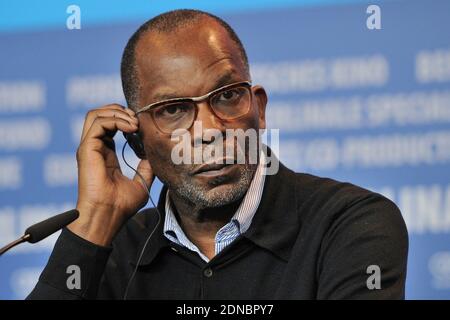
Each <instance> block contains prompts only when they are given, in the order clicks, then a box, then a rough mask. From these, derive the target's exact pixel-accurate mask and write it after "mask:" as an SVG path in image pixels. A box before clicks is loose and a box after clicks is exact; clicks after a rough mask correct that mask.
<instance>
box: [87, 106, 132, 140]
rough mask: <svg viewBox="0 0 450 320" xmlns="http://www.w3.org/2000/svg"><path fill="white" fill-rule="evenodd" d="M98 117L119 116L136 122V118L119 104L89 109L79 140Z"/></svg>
mask: <svg viewBox="0 0 450 320" xmlns="http://www.w3.org/2000/svg"><path fill="white" fill-rule="evenodd" d="M98 117H113V118H114V117H115V118H121V119H123V120H126V121H129V122H132V123H135V124H138V119H137V117H135V116H132V115H131V113H129V112H126V111H124V110H123V109H121V107H119V106H110V107H108V108H105V107H104V108H99V109H93V110H91V111H89V112H88V113H87V115H86V119H85V121H84V125H83V130H82V134H81V141H83V140H84V138H85V136H86V133H87V132H88V131H89V129H90V128H91V126H92V124H93V122H94V121H95V119H96V118H98Z"/></svg>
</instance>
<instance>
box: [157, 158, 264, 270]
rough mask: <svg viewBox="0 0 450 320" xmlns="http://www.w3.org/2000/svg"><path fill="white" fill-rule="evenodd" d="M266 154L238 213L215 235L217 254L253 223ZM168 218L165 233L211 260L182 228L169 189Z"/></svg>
mask: <svg viewBox="0 0 450 320" xmlns="http://www.w3.org/2000/svg"><path fill="white" fill-rule="evenodd" d="M264 163H265V155H264V152H261V156H260V161H259V165H258V168H257V169H256V172H255V175H254V177H253V180H252V182H251V184H250V187H249V189H248V190H247V193H246V195H245V197H244V199H243V200H242V202H241V204H240V206H239V208H238V209H237V211H236V213H235V214H234V215H233V217H232V218H231V220H230V222H228V223H227V224H226V225H224V226H223V227H222V228H220V230H219V231H217V234H216V236H215V254H216V255H217V254H219V252H221V251H222V250H223V249H224V248H225V247H226V246H228V245H229V244H230V243H231V242H233V241H234V240H235V239H236V238H237V237H239V235H241V234H242V233H244V232H246V231H247V230H248V228H249V227H250V224H251V223H252V219H253V216H254V215H255V213H256V210H257V209H258V206H259V203H260V201H261V196H262V193H263V189H264V181H265V176H266V175H265V168H266V167H265V166H264ZM165 207H166V218H165V222H164V235H165V236H166V238H168V239H169V240H170V241H172V242H175V243H176V244H178V245H181V246H184V247H186V248H188V249H189V250H191V251H194V252H196V253H198V255H199V256H200V257H201V258H202V259H203V260H204V261H206V262H209V259H208V257H207V256H205V255H204V254H203V253H202V252H201V251H200V250H199V249H198V247H197V246H196V245H195V244H193V243H192V242H191V241H190V240H189V239H188V237H187V236H186V234H185V233H184V232H183V230H182V229H181V227H180V225H179V224H178V221H177V219H176V217H175V215H174V213H173V210H172V205H171V203H170V200H169V191H168V190H167V195H166V205H165Z"/></svg>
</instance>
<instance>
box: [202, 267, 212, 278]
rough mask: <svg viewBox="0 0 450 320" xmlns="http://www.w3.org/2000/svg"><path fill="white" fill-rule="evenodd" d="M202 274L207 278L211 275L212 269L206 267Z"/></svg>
mask: <svg viewBox="0 0 450 320" xmlns="http://www.w3.org/2000/svg"><path fill="white" fill-rule="evenodd" d="M203 275H204V276H205V277H207V278H210V277H211V276H212V275H213V271H212V270H211V268H207V269H205V270H204V271H203Z"/></svg>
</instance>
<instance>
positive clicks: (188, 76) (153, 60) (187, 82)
mask: <svg viewBox="0 0 450 320" xmlns="http://www.w3.org/2000/svg"><path fill="white" fill-rule="evenodd" d="M136 64H137V70H138V77H139V82H140V91H139V106H140V108H142V107H143V106H146V105H148V104H151V103H154V102H158V101H161V100H166V99H170V98H179V97H195V96H201V95H204V94H206V93H208V92H210V91H212V90H214V89H217V88H219V87H222V86H224V85H227V84H231V83H235V82H239V81H247V80H249V75H248V74H247V72H246V69H245V65H244V63H243V61H242V58H241V56H240V54H239V51H238V48H237V45H236V44H235V43H234V42H233V41H232V40H231V39H229V37H228V34H227V33H226V31H225V29H223V27H221V26H220V25H219V24H218V23H216V22H215V21H213V20H212V19H209V18H202V19H200V20H199V21H198V22H197V23H195V24H194V25H192V26H186V27H181V28H180V29H179V30H175V31H172V32H171V33H156V32H149V33H147V34H144V35H143V36H142V37H141V39H140V41H139V43H138V44H137V46H136ZM251 90H252V105H251V107H250V111H249V112H248V113H247V114H246V115H245V116H242V117H240V118H238V119H235V120H233V121H223V120H221V119H219V118H217V117H216V116H215V115H214V114H213V113H212V111H211V109H210V107H209V105H208V102H202V103H200V104H198V113H197V117H196V119H195V120H196V121H200V122H201V125H202V128H203V130H208V129H216V130H220V131H221V132H222V134H223V137H224V139H225V130H226V129H238V128H239V129H243V130H247V129H249V128H252V129H255V130H258V129H264V128H265V105H266V102H267V98H266V94H265V92H264V89H263V88H262V87H256V86H255V87H252V89H251ZM193 127H194V126H192V127H191V128H190V129H189V130H190V131H191V132H190V133H191V137H192V138H191V144H192V146H194V140H196V139H200V141H202V142H201V144H200V145H201V147H203V148H204V147H206V146H207V145H208V144H209V143H211V141H203V140H201V137H200V138H199V137H198V135H197V136H195V135H194V132H193ZM139 128H140V132H141V135H142V139H143V143H144V147H145V151H146V154H147V159H148V161H149V162H150V164H151V166H152V168H153V171H154V173H155V175H156V176H157V177H158V178H159V179H160V180H161V181H162V182H164V183H165V184H167V185H168V186H169V189H170V190H171V192H175V193H176V194H177V195H178V196H180V197H182V198H184V199H186V200H188V201H190V202H192V203H194V204H196V205H198V206H201V207H217V206H223V205H225V204H228V203H231V202H234V201H236V200H238V199H240V198H241V197H242V196H243V195H244V194H245V192H246V191H247V189H248V187H249V185H250V182H251V180H252V177H253V174H254V172H255V170H256V164H249V163H248V161H246V164H233V165H229V166H227V167H225V168H223V169H222V170H220V172H219V173H218V174H215V173H216V172H215V171H213V172H212V173H213V174H208V173H207V172H206V173H205V172H203V173H196V170H198V169H199V167H200V164H174V162H173V161H172V159H171V154H172V149H173V148H174V147H175V145H176V144H177V143H178V142H177V141H173V140H172V139H171V135H170V134H167V133H163V132H161V131H160V130H159V129H158V128H157V126H155V123H154V122H153V119H152V117H151V116H150V114H149V113H148V112H144V113H141V114H139ZM197 142H198V140H197ZM216 142H217V141H216ZM224 145H225V141H224ZM252 147H253V148H254V147H256V146H252ZM245 152H246V153H247V155H248V149H246V151H245Z"/></svg>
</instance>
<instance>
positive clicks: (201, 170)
mask: <svg viewBox="0 0 450 320" xmlns="http://www.w3.org/2000/svg"><path fill="white" fill-rule="evenodd" d="M227 166H229V164H225V163H222V164H219V163H211V164H203V165H201V166H200V167H199V168H197V169H196V170H195V171H194V174H200V173H205V172H209V171H219V170H221V169H223V168H225V167H227Z"/></svg>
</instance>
